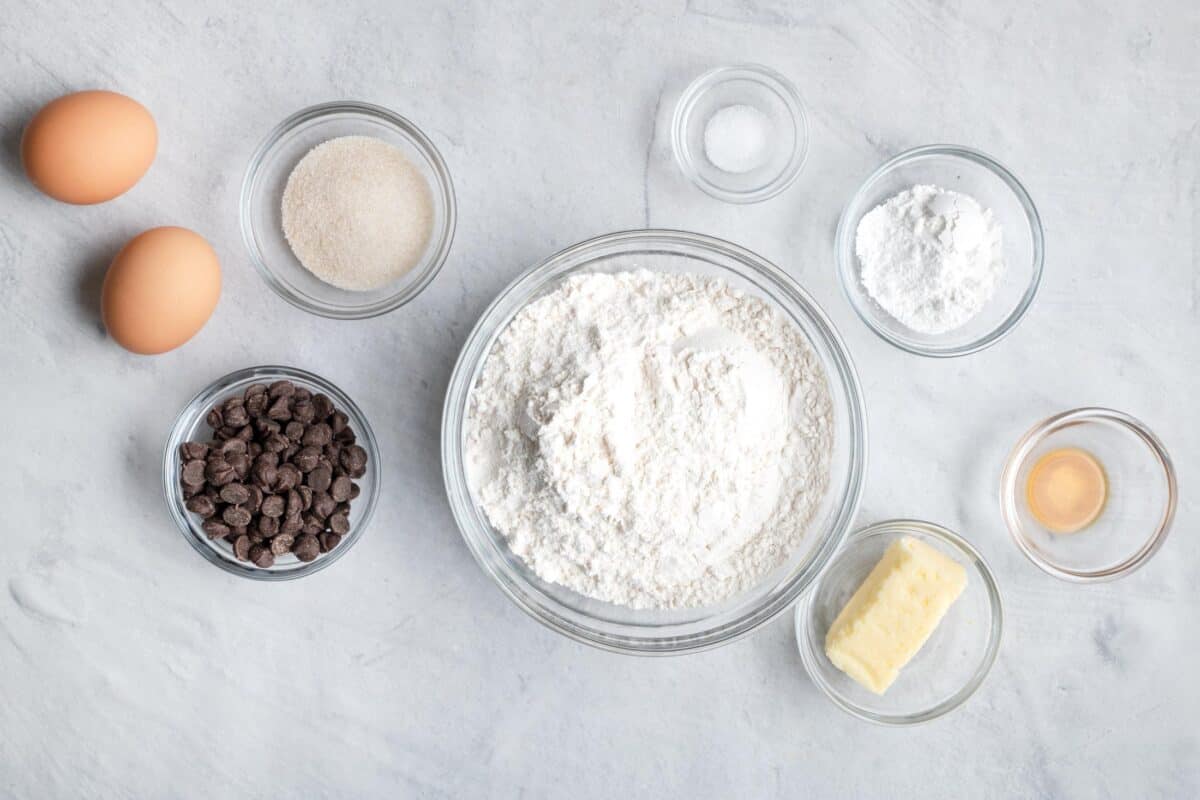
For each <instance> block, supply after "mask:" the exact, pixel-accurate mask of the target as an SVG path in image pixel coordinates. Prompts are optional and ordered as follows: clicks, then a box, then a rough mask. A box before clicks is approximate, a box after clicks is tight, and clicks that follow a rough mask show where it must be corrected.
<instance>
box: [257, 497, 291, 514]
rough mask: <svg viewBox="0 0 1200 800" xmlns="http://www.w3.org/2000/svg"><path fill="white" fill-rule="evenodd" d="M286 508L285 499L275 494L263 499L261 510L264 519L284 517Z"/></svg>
mask: <svg viewBox="0 0 1200 800" xmlns="http://www.w3.org/2000/svg"><path fill="white" fill-rule="evenodd" d="M284 506H285V502H284V499H283V498H282V497H280V496H279V495H277V494H273V495H270V496H268V497H264V498H263V501H262V508H261V509H260V510H261V511H262V515H263V516H264V517H268V518H271V517H282V516H283V509H284Z"/></svg>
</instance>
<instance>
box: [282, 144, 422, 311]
mask: <svg viewBox="0 0 1200 800" xmlns="http://www.w3.org/2000/svg"><path fill="white" fill-rule="evenodd" d="M432 229H433V201H432V199H431V195H430V190H429V183H428V181H426V180H425V176H423V175H422V174H421V173H420V171H418V170H417V168H416V167H415V166H414V165H413V163H412V162H411V161H409V160H408V158H407V157H406V156H405V155H404V153H403V152H402V151H401V150H400V148H398V147H396V146H395V145H392V144H389V143H388V142H385V141H383V140H382V139H376V138H374V137H371V136H342V137H340V138H337V139H330V140H329V141H327V142H322V143H321V144H319V145H317V146H316V147H314V148H313V149H312V150H310V151H309V152H308V153H307V154H306V155H305V156H304V158H302V159H300V163H298V164H297V165H296V167H295V169H293V170H292V173H291V175H289V176H288V180H287V186H286V187H285V188H284V190H283V235H284V237H285V238H286V239H287V242H288V245H290V246H291V248H292V252H293V253H295V254H296V258H298V259H299V260H300V263H301V264H303V265H304V267H305V268H306V269H307V270H308V271H309V272H311V273H313V274H314V275H316V276H317V277H318V278H320V279H321V280H323V281H325V282H326V283H329V284H332V285H334V286H337V287H339V288H341V289H349V290H351V291H370V290H372V289H379V288H381V287H383V286H386V285H387V284H389V283H391V282H392V281H394V280H397V279H398V278H402V277H403V276H404V275H406V274H407V273H408V271H409V270H411V269H412V268H413V267H414V266H415V265H416V264H417V262H419V261H420V260H421V256H422V255H424V253H425V246H426V245H427V244H428V243H429V236H430V232H431V231H432Z"/></svg>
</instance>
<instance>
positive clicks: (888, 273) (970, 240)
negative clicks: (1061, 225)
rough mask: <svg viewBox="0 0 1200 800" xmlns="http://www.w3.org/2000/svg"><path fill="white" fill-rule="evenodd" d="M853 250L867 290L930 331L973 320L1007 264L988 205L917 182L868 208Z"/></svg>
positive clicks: (902, 319)
mask: <svg viewBox="0 0 1200 800" xmlns="http://www.w3.org/2000/svg"><path fill="white" fill-rule="evenodd" d="M854 249H855V252H856V253H857V255H858V259H859V262H860V264H861V265H862V276H861V278H862V284H863V287H864V288H865V289H866V290H867V294H869V295H870V296H871V297H872V298H874V300H875V302H877V303H879V305H880V306H882V307H883V309H884V310H885V311H887V312H888V313H889V314H891V315H892V316H893V317H895V318H896V319H897V320H899V321H900V322H901V323H903V324H904V325H905V326H907V327H909V328H911V329H912V330H914V331H917V332H918V333H925V334H939V333H945V332H947V331H952V330H954V329H955V328H959V327H961V326H963V325H965V324H966V323H967V322H969V321H970V320H971V319H972V318H973V317H974V316H975V315H976V314H978V313H979V312H980V311H981V310H982V309H983V307H984V306H985V305H986V304H987V302H988V300H990V299H991V297H992V295H993V294H994V293H995V291H996V286H997V284H998V283H999V281H1000V278H1001V277H1002V276H1003V275H1004V269H1005V265H1004V251H1003V240H1002V236H1001V230H1000V225H999V224H998V223H997V222H996V221H995V220H994V219H993V218H992V212H991V210H988V209H984V208H983V207H981V206H980V205H979V203H978V202H976V201H975V199H974V198H972V197H968V196H967V195H965V194H960V193H959V192H953V191H950V190H948V189H943V188H941V187H939V186H923V185H922V186H914V187H912V188H911V189H906V190H905V191H903V192H900V193H899V194H898V195H896V196H895V197H892V198H890V199H889V200H887V201H886V202H884V203H882V204H880V205H878V206H876V207H875V208H873V209H871V211H869V212H868V213H867V214H865V215H864V216H863V218H862V220H861V221H859V223H858V231H857V232H856V236H855V241H854Z"/></svg>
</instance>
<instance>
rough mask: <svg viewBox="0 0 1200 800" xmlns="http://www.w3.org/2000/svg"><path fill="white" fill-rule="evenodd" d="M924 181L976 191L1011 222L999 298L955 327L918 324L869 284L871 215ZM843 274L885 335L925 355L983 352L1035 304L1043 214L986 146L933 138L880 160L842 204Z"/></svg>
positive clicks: (1001, 219)
mask: <svg viewBox="0 0 1200 800" xmlns="http://www.w3.org/2000/svg"><path fill="white" fill-rule="evenodd" d="M917 184H933V185H935V186H941V187H942V188H945V189H951V190H953V191H957V192H961V193H963V194H966V195H970V196H971V197H973V198H975V200H977V201H979V204H980V205H982V206H983V207H984V208H987V209H991V211H992V214H993V215H994V216H995V219H996V221H997V222H998V223H999V224H1000V226H1001V228H1002V229H1003V240H1004V260H1005V263H1006V265H1007V269H1006V271H1005V273H1004V277H1003V278H1002V280H1001V281H1000V283H999V285H998V286H997V287H996V293H995V294H994V295H992V298H991V300H990V301H989V302H988V303H987V304H986V305H985V306H984V307H983V309H982V310H981V311H980V312H979V314H978V315H976V316H975V317H974V318H973V319H971V320H970V321H968V322H967V323H966V324H965V325H963V326H962V327H960V328H957V329H955V330H952V331H947V332H946V333H940V334H924V333H917V332H916V331H913V330H911V329H910V328H908V327H907V326H905V325H904V324H902V323H901V322H900V321H899V320H897V319H896V318H895V317H893V316H892V315H891V314H889V313H888V312H887V311H885V310H884V309H883V308H882V307H881V306H880V305H879V304H878V303H876V302H875V300H873V299H872V298H871V297H870V296H869V295H868V294H867V291H866V289H865V288H864V287H863V285H862V280H861V279H860V277H859V275H860V270H859V264H858V256H857V255H856V254H855V246H854V241H855V236H856V235H857V233H858V223H859V221H860V220H861V219H862V218H863V216H864V215H865V214H866V213H867V212H869V211H871V210H872V209H874V208H875V207H876V206H878V205H880V204H881V203H883V202H884V201H886V200H888V199H890V198H891V197H894V196H895V195H897V194H899V193H900V192H902V191H904V190H905V189H909V188H912V187H913V186H915V185H917ZM834 249H835V250H836V254H837V265H838V277H839V278H840V279H841V283H842V289H843V290H844V291H845V293H846V297H847V298H848V299H849V300H850V305H851V306H853V308H854V311H855V312H856V313H857V314H858V316H859V317H861V318H862V320H863V322H865V323H867V326H868V327H870V328H871V330H873V331H875V333H877V334H879V336H881V337H883V338H884V339H885V340H887V341H888V342H891V343H892V344H894V345H895V346H896V347H899V348H900V349H901V350H906V351H908V352H910V353H915V354H916V355H921V356H932V357H942V358H946V357H951V356H963V355H967V354H969V353H975V352H978V351H979V350H983V349H984V348H986V347H990V346H991V345H993V344H995V343H996V342H998V341H1000V340H1001V339H1002V338H1004V337H1005V336H1006V335H1007V334H1008V333H1009V332H1010V331H1011V330H1012V329H1013V328H1014V327H1015V326H1016V324H1017V323H1018V322H1020V320H1021V317H1023V316H1024V315H1025V312H1026V311H1028V310H1029V306H1030V304H1031V303H1032V302H1033V298H1034V296H1035V295H1036V294H1037V290H1038V285H1039V284H1040V283H1041V280H1042V260H1043V245H1042V222H1041V218H1040V217H1039V216H1038V213H1037V209H1036V208H1035V207H1034V205H1033V200H1032V199H1031V198H1030V197H1029V193H1028V192H1026V191H1025V187H1024V186H1022V185H1021V183H1020V181H1018V180H1017V179H1016V177H1015V176H1014V175H1013V174H1012V173H1011V172H1009V171H1008V170H1007V169H1006V168H1005V167H1004V166H1003V165H1001V164H1000V163H999V162H997V161H996V160H995V159H993V158H991V157H989V156H987V155H984V154H983V153H981V152H979V151H978V150H972V149H970V148H968V147H960V146H956V145H943V144H933V145H926V146H925V147H918V148H916V149H914V150H909V151H908V152H905V153H901V154H900V155H898V156H896V157H895V158H893V159H891V160H890V161H888V162H887V163H885V164H884V165H883V166H881V167H879V168H878V169H877V170H875V171H874V172H873V173H871V176H870V177H869V178H867V180H866V181H865V182H864V183H863V185H862V187H861V188H859V190H858V191H857V192H855V194H854V197H852V198H851V199H850V203H849V204H848V205H847V206H846V210H845V211H844V212H842V217H841V219H840V220H839V222H838V228H837V235H836V244H835V246H834Z"/></svg>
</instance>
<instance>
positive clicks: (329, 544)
mask: <svg viewBox="0 0 1200 800" xmlns="http://www.w3.org/2000/svg"><path fill="white" fill-rule="evenodd" d="M317 539H318V540H319V541H320V542H321V552H322V553H328V552H329V551H330V550H332V549H333V548H335V547H337V546H338V545H339V544H341V542H342V537H341V536H338V535H337V534H336V533H322V534H321V535H320V536H318V537H317Z"/></svg>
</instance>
